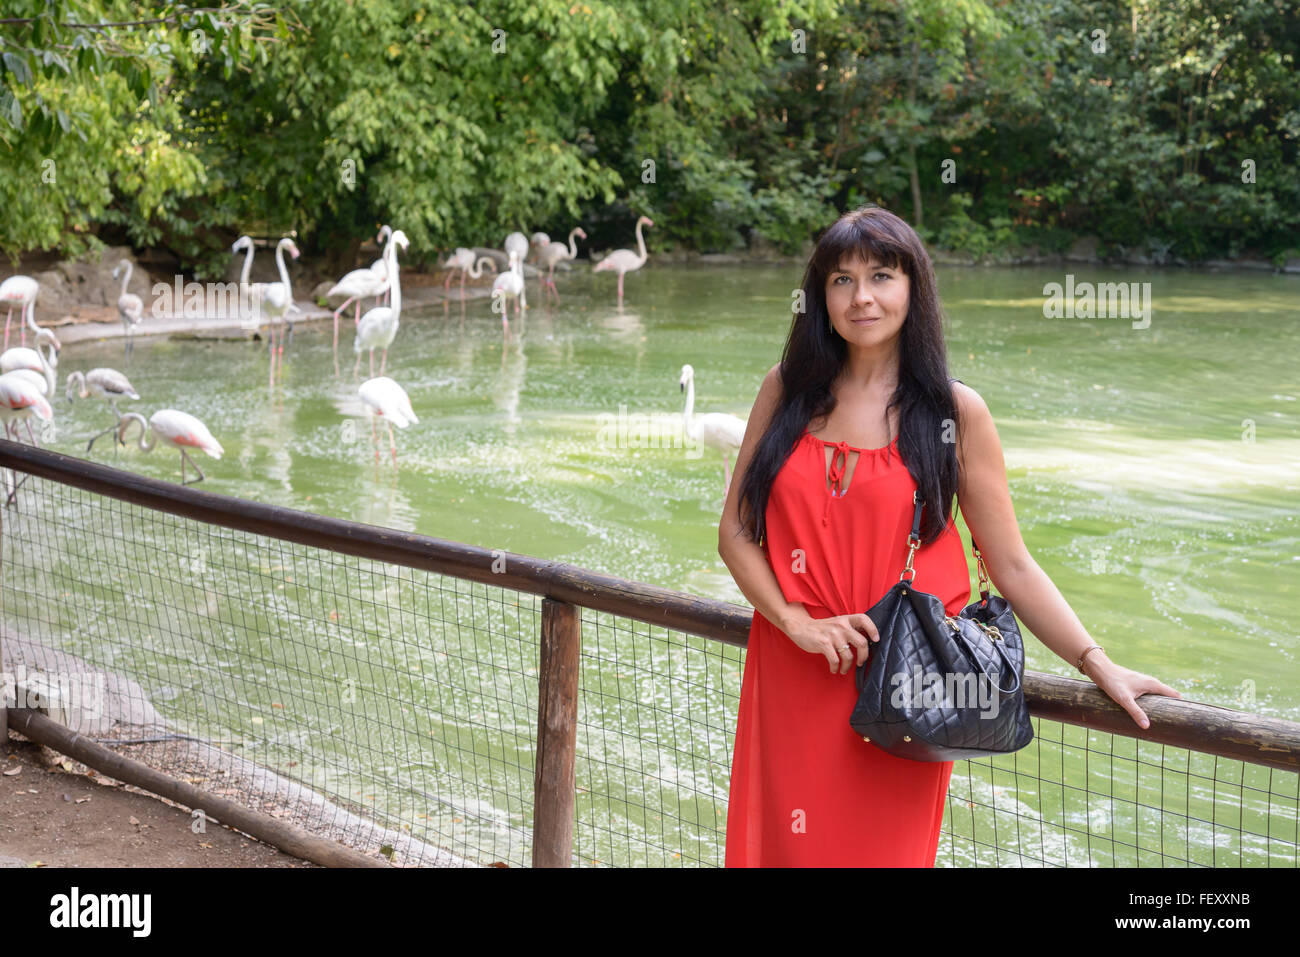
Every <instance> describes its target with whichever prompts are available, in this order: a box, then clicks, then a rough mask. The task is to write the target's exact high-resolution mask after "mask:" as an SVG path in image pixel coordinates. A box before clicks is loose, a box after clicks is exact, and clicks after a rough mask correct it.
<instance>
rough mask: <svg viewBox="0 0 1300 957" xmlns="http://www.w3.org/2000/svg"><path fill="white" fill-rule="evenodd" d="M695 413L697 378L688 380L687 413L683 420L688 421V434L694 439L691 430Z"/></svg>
mask: <svg viewBox="0 0 1300 957" xmlns="http://www.w3.org/2000/svg"><path fill="white" fill-rule="evenodd" d="M694 411H695V377H694V376H691V378H689V379H687V380H686V412H685V414H684V415H683V416H682V418H683V419H684V420H685V421H686V434H687V435H691V436H692V437H693V435H694V433H693V432H692V430H691V413H693V412H694Z"/></svg>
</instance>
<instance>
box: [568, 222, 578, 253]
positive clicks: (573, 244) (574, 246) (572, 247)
mask: <svg viewBox="0 0 1300 957" xmlns="http://www.w3.org/2000/svg"><path fill="white" fill-rule="evenodd" d="M577 234H578V231H577V230H576V229H571V230H569V258H570V259H577V258H578V241H577V240H576V239H574V238H573V237H574V236H576V235H577Z"/></svg>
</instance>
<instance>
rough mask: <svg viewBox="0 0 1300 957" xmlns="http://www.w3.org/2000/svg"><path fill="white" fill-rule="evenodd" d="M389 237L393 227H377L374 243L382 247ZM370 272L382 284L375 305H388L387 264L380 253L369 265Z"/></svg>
mask: <svg viewBox="0 0 1300 957" xmlns="http://www.w3.org/2000/svg"><path fill="white" fill-rule="evenodd" d="M391 235H393V227H392V226H389V225H388V224H387V223H385V224H384V225H382V226H380V227H379V237H378V239H376V240H375V241H376V242H377V243H379V245H380V246H383V245H384V241H385V240H386V239H388V237H390V236H391ZM370 271H371V272H372V273H374V274H375V275H376V276H377V277H378V278H379V280H380V282H382V283H383V284H384V291H383V294H382V295H381V296H380V301H379V302H378V303H377V304H376V305H380V306H386V305H388V292H389V291H388V264H387V263H386V262H384V255H383V253H382V252H381V253H380V254H379V258H378V259H376V260H375V261H374V262H372V263H371V264H370Z"/></svg>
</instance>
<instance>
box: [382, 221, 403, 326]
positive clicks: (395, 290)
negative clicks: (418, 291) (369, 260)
mask: <svg viewBox="0 0 1300 957" xmlns="http://www.w3.org/2000/svg"><path fill="white" fill-rule="evenodd" d="M384 263H385V264H386V265H387V266H388V283H389V285H388V288H389V292H390V293H391V297H392V298H390V299H389V303H388V304H389V308H390V309H392V310H393V316H394V317H396V316H399V315H400V314H401V312H402V281H401V280H400V279H399V278H398V271H397V246H396V245H395V244H394V243H393V240H392V237H391V236H390V237H389V239H388V245H387V246H385V247H384Z"/></svg>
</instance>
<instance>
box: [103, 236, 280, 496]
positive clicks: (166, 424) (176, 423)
mask: <svg viewBox="0 0 1300 957" xmlns="http://www.w3.org/2000/svg"><path fill="white" fill-rule="evenodd" d="M281 241H282V242H283V240H281ZM132 422H139V423H140V448H141V450H142V451H145V452H151V451H153V447H154V445H155V444H157V441H158V440H159V439H162V440H163V441H164V442H166V443H167V444H168V445H170V446H172V447H173V448H176V449H179V450H180V453H181V484H182V485H188V484H190V483H189V482H187V481H185V463H186V462H189V463H190V465H193V466H194V471H196V472H198V473H199V477H198V478H196V479H194V481H195V482H202V481H203V480H204V479H205V478H207V476H206V475H204V474H203V469H201V468H199V466H198V463H197V462H195V461H194V460H193V459H191V458H190V457H189V455H187V454H186V452H185V450H186V449H187V448H191V449H202V450H203V451H204V452H207V453H208V455H210V456H212V457H213V458H214V459H219V458H221V456H222V455H223V454H224V453H225V451H226V450H225V449H223V448H222V447H221V443H220V442H218V441H217V440H216V439H214V438H213V437H212V433H211V432H209V431H208V427H207V426H206V425H204V424H203V423H202V422H200V421H199V420H198V419H196V418H195V417H194V416H192V415H190V414H189V413H187V412H180V411H178V410H176V409H159V410H158V411H157V412H155V413H154V414H153V415H152V416H150V417H149V421H148V422H147V423H146V422H145V418H144V416H143V415H141V414H140V413H139V412H128V413H126V414H125V415H124V416H122V420H121V422H120V424H119V425H118V426H117V440H118V441H119V442H121V443H122V444H123V445H125V444H126V432H127V429H129V428H130V427H131V423H132Z"/></svg>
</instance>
